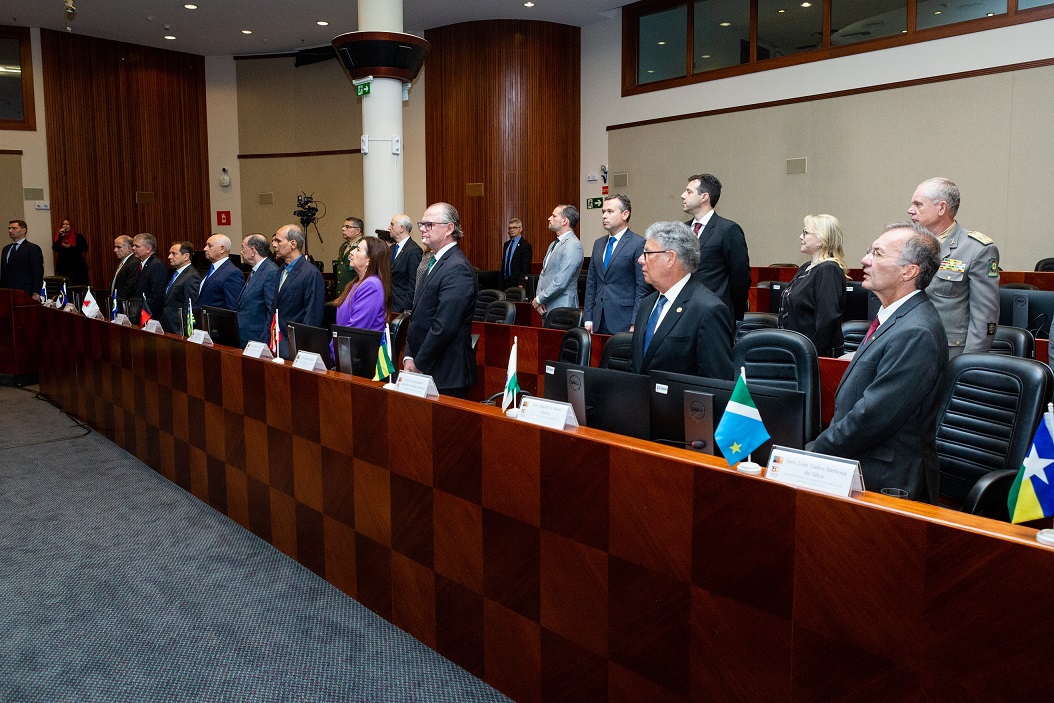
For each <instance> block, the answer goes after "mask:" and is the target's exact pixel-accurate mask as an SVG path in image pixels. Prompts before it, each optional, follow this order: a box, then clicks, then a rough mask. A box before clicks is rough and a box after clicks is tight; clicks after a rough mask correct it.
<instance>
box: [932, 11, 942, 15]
mask: <svg viewBox="0 0 1054 703" xmlns="http://www.w3.org/2000/svg"><path fill="white" fill-rule="evenodd" d="M940 13H941V11H940V10H937V11H936V12H934V13H933V14H935V15H939V14H940Z"/></svg>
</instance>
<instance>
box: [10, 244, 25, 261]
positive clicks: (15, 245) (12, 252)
mask: <svg viewBox="0 0 1054 703" xmlns="http://www.w3.org/2000/svg"><path fill="white" fill-rule="evenodd" d="M21 243H22V242H17V243H16V244H13V245H11V248H10V249H9V250H8V252H7V263H11V255H12V254H14V253H15V252H16V251H18V245H19V244H21Z"/></svg>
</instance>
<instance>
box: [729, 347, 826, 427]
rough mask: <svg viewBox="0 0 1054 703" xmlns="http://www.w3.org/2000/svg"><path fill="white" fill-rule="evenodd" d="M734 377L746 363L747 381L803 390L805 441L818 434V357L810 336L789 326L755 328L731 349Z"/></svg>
mask: <svg viewBox="0 0 1054 703" xmlns="http://www.w3.org/2000/svg"><path fill="white" fill-rule="evenodd" d="M732 367H733V369H734V370H735V374H734V375H733V379H734V378H735V377H736V376H738V375H739V369H740V368H741V367H746V370H747V381H748V382H750V383H760V384H763V385H766V386H775V387H776V388H789V389H791V390H797V391H802V392H803V393H805V441H807V442H810V441H812V440H813V439H815V438H816V435H818V434H820V361H819V359H818V356H817V353H816V347H815V346H813V343H812V340H811V339H809V338H808V337H806V336H805V335H803V334H799V333H798V332H793V331H791V330H765V329H761V330H755V331H753V332H751V333H750V334H747V335H744V336H743V338H742V339H741V340H740V341H739V343H738V344H737V345H736V346H735V349H734V350H733V352H732Z"/></svg>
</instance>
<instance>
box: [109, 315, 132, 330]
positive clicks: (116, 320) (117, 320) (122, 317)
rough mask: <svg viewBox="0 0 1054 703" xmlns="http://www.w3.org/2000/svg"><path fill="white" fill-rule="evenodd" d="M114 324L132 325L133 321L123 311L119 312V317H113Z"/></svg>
mask: <svg viewBox="0 0 1054 703" xmlns="http://www.w3.org/2000/svg"><path fill="white" fill-rule="evenodd" d="M113 324H115V325H120V326H121V327H131V326H132V323H131V322H130V321H129V320H128V316H127V315H125V314H124V313H123V312H119V313H117V317H115V318H113Z"/></svg>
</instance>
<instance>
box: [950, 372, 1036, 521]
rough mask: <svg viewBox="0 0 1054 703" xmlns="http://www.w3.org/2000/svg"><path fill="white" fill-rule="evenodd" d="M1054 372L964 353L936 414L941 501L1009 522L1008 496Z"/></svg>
mask: <svg viewBox="0 0 1054 703" xmlns="http://www.w3.org/2000/svg"><path fill="white" fill-rule="evenodd" d="M1052 390H1054V373H1052V372H1051V370H1050V367H1049V366H1047V365H1046V364H1043V363H1041V362H1038V361H1034V360H1032V359H1019V358H1017V357H1014V356H1003V355H1000V354H961V355H959V356H957V357H955V358H954V359H952V360H951V361H950V362H948V368H947V372H946V374H945V378H944V386H943V388H942V395H943V398H942V400H941V404H940V410H939V411H938V413H937V458H938V460H939V462H940V471H941V477H940V489H939V496H938V502H939V503H940V504H942V505H946V506H948V507H955V508H961V509H962V510H963V511H964V512H969V513H972V514H974V515H983V516H984V517H991V518H995V519H999V520H1008V519H1009V511H1008V509H1007V504H1006V502H1007V496H1008V494H1009V490H1010V486H1011V485H1012V484H1013V481H1014V477H1015V476H1016V475H1017V472H1018V469H1020V468H1021V462H1022V460H1023V459H1024V458H1025V455H1026V454H1027V453H1028V450H1029V447H1030V446H1031V444H1032V438H1033V436H1034V435H1035V431H1036V427H1037V426H1038V424H1039V422H1040V419H1041V417H1042V415H1043V412H1044V410H1046V406H1047V403H1048V402H1050V398H1051V392H1052Z"/></svg>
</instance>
